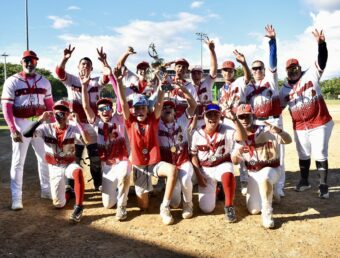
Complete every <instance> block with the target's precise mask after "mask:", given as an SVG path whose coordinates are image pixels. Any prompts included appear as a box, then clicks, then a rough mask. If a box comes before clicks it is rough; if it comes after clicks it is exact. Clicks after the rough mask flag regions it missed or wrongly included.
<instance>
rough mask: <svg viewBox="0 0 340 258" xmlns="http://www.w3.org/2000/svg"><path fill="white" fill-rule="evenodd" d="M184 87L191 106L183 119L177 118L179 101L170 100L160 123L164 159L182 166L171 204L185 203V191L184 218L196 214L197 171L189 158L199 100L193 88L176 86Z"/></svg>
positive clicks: (165, 106)
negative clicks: (194, 187) (194, 186)
mask: <svg viewBox="0 0 340 258" xmlns="http://www.w3.org/2000/svg"><path fill="white" fill-rule="evenodd" d="M176 88H178V89H180V90H182V92H183V94H184V97H185V98H186V100H187V102H188V108H187V109H186V112H184V113H183V114H182V115H181V116H180V117H179V118H177V119H176V118H175V114H176V104H175V100H174V99H167V100H165V101H164V103H163V109H162V115H161V120H160V122H159V131H158V140H159V143H160V149H161V158H162V160H163V161H166V162H169V163H171V164H174V165H176V166H177V168H178V178H177V183H176V186H175V189H174V193H173V196H172V199H171V203H170V204H171V207H174V208H177V207H178V206H179V205H180V203H181V193H183V212H182V217H183V219H189V218H191V217H192V215H193V204H192V181H191V177H192V174H193V172H194V169H193V167H192V164H191V162H190V158H189V147H188V136H187V135H188V134H187V132H188V130H189V126H190V118H191V117H192V116H193V115H194V114H195V109H196V105H197V104H196V101H195V99H194V98H193V96H192V95H191V94H190V93H189V91H188V90H187V89H186V88H185V87H184V86H183V85H182V84H180V85H176Z"/></svg>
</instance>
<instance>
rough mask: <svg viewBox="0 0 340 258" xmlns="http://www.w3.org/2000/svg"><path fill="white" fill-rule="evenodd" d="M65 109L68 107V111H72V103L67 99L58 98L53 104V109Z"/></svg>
mask: <svg viewBox="0 0 340 258" xmlns="http://www.w3.org/2000/svg"><path fill="white" fill-rule="evenodd" d="M60 108H61V110H64V109H67V111H70V104H69V103H68V102H67V101H65V100H58V101H57V102H56V103H54V105H53V110H60Z"/></svg>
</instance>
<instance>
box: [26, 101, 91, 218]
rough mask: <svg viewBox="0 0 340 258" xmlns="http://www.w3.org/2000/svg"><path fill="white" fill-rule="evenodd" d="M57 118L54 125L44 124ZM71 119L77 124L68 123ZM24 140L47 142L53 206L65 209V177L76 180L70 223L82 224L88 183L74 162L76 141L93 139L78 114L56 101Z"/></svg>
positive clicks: (46, 149) (30, 129) (27, 130)
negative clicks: (32, 139)
mask: <svg viewBox="0 0 340 258" xmlns="http://www.w3.org/2000/svg"><path fill="white" fill-rule="evenodd" d="M51 118H55V120H56V122H54V123H48V124H46V123H44V124H43V122H48V121H50V120H51ZM68 118H70V119H72V120H73V121H74V122H75V125H70V124H68ZM23 134H24V136H25V137H34V138H41V139H43V141H44V143H45V151H46V154H45V162H46V163H47V164H48V169H49V173H50V184H51V193H52V200H53V205H54V207H56V208H62V207H64V206H65V204H66V202H67V199H66V196H65V190H66V187H65V177H66V178H71V179H73V180H74V190H75V197H76V204H75V206H74V210H73V213H72V214H71V217H70V220H72V221H73V222H79V221H80V220H81V218H82V214H83V200H84V191H85V190H84V189H85V182H84V176H83V171H82V169H81V167H80V166H79V165H78V164H77V163H76V162H75V140H76V138H79V137H80V136H81V137H82V138H83V140H84V142H85V143H86V142H88V140H89V139H90V136H89V134H88V133H87V132H86V131H85V129H84V127H83V125H82V124H81V123H80V119H79V116H78V115H77V114H76V113H72V114H70V109H69V103H68V102H66V101H63V100H61V101H57V102H56V103H55V105H54V106H53V112H52V111H46V112H44V113H43V114H42V115H41V116H40V117H39V118H38V120H37V121H36V122H34V123H33V124H31V125H29V126H28V128H26V129H25V131H24V133H23Z"/></svg>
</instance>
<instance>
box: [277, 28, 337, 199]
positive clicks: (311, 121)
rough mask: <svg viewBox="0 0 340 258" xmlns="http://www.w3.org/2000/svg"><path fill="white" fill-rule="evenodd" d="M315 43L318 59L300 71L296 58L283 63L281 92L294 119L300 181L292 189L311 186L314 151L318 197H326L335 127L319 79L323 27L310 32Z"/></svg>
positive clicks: (323, 51) (323, 63)
mask: <svg viewBox="0 0 340 258" xmlns="http://www.w3.org/2000/svg"><path fill="white" fill-rule="evenodd" d="M313 35H314V37H315V39H316V41H317V43H318V60H317V61H316V62H315V63H314V64H313V65H312V66H311V67H310V68H309V69H308V70H307V71H304V72H302V71H301V66H300V64H299V62H298V60H296V59H289V60H288V61H287V63H286V71H287V80H286V81H285V82H284V86H283V87H282V89H281V91H280V99H281V102H282V106H283V107H286V106H287V105H288V108H289V112H290V115H291V117H292V120H293V129H294V138H295V142H296V149H297V152H298V155H299V165H300V172H301V180H300V182H299V183H298V185H297V186H296V187H295V190H296V191H298V192H302V191H304V190H307V189H309V188H311V185H310V184H309V182H308V176H309V167H310V162H311V161H310V158H311V154H313V156H314V158H315V160H316V161H315V162H316V167H317V169H318V172H319V176H320V185H319V197H320V198H323V199H324V198H329V192H328V185H327V174H328V142H329V138H330V136H331V132H332V129H333V126H334V122H333V121H332V117H331V116H330V114H329V112H328V109H327V106H326V103H325V101H324V99H323V97H322V94H321V88H320V84H319V81H320V78H321V76H322V73H323V70H324V69H325V67H326V63H327V58H328V51H327V46H326V42H325V35H324V34H323V32H322V30H321V31H318V30H315V31H313Z"/></svg>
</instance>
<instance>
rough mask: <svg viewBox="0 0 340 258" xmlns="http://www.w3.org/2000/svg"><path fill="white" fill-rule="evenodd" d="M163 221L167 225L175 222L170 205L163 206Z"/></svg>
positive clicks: (161, 213)
mask: <svg viewBox="0 0 340 258" xmlns="http://www.w3.org/2000/svg"><path fill="white" fill-rule="evenodd" d="M160 215H161V218H162V222H163V224H165V225H171V224H173V223H174V219H173V217H172V215H171V212H170V207H169V206H164V207H163V206H161V212H160Z"/></svg>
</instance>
